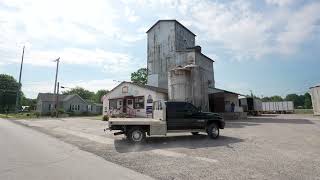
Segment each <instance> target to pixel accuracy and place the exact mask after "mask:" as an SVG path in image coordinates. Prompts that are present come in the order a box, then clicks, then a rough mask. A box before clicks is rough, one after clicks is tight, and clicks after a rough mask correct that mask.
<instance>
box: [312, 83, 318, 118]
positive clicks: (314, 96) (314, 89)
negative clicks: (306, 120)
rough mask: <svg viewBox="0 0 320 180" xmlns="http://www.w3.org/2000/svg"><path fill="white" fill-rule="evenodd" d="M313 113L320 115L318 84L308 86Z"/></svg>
mask: <svg viewBox="0 0 320 180" xmlns="http://www.w3.org/2000/svg"><path fill="white" fill-rule="evenodd" d="M310 95H311V99H312V107H313V113H314V115H320V85H318V86H314V87H311V88H310Z"/></svg>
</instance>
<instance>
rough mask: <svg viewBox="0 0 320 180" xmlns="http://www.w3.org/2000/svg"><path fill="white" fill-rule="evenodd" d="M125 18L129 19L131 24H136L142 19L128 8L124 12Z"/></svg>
mask: <svg viewBox="0 0 320 180" xmlns="http://www.w3.org/2000/svg"><path fill="white" fill-rule="evenodd" d="M124 13H125V16H126V17H127V18H128V20H129V22H136V21H137V20H139V19H140V17H139V16H137V15H135V11H134V10H132V9H130V8H129V7H128V6H126V7H125V10H124Z"/></svg>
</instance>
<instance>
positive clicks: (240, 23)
mask: <svg viewBox="0 0 320 180" xmlns="http://www.w3.org/2000/svg"><path fill="white" fill-rule="evenodd" d="M319 10H320V1H302V0H265V1H263V0H259V1H258V0H255V1H245V0H234V1H231V0H230V1H212V0H202V1H197V0H185V1H182V0H161V1H154V0H137V1H134V0H126V1H125V0H122V1H119V0H108V1H107V0H90V1H77V0H68V1H64V0H56V1H50V0H24V1H19V0H1V1H0V32H1V33H0V73H7V74H11V75H13V76H14V77H16V78H17V77H18V70H19V61H20V57H21V51H22V46H23V45H26V53H25V64H24V69H23V78H22V83H23V91H24V92H25V94H26V95H27V96H28V97H32V98H34V97H36V95H37V93H38V92H52V91H53V83H54V74H55V63H54V62H52V60H54V59H56V58H57V57H61V66H60V74H59V81H60V83H61V84H62V85H64V86H67V87H75V86H81V87H84V88H86V89H89V90H92V91H96V90H98V89H111V88H112V87H114V86H115V85H116V84H117V82H115V81H113V80H117V81H122V80H130V73H131V72H133V71H135V70H137V69H138V68H140V67H145V66H146V58H147V54H146V52H147V51H146V43H147V41H146V37H147V36H146V33H145V31H146V30H147V29H148V28H149V27H151V26H152V25H153V24H154V23H155V22H156V21H157V20H159V19H177V20H178V21H180V22H181V23H182V24H184V25H185V26H186V27H188V28H189V29H190V30H191V31H193V32H194V33H195V34H197V37H196V44H198V45H201V46H202V51H203V53H204V54H206V55H208V56H209V57H211V58H213V59H214V60H215V63H214V70H215V81H216V87H218V88H225V89H227V90H230V91H236V92H240V93H242V94H249V93H250V90H252V91H253V92H254V94H256V95H258V96H270V95H275V94H278V95H282V96H284V95H286V94H288V93H304V92H306V91H307V90H308V88H309V87H310V86H313V85H315V84H318V83H320V71H319V67H320V59H319V57H320V52H319V49H320V33H319V32H320V13H319Z"/></svg>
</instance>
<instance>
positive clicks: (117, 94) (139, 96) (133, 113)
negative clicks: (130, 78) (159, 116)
mask: <svg viewBox="0 0 320 180" xmlns="http://www.w3.org/2000/svg"><path fill="white" fill-rule="evenodd" d="M167 94H168V90H167V89H163V88H158V87H154V86H148V85H140V84H135V83H132V82H122V83H120V84H119V85H118V86H116V87H115V88H113V89H112V90H111V91H110V92H108V93H107V94H106V95H104V96H103V114H104V115H106V114H108V115H113V114H122V113H124V114H127V115H128V116H130V117H151V114H152V103H153V101H155V100H160V99H161V100H167V99H168V98H167V97H168V95H167Z"/></svg>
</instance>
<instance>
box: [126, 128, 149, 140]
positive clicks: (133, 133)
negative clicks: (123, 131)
mask: <svg viewBox="0 0 320 180" xmlns="http://www.w3.org/2000/svg"><path fill="white" fill-rule="evenodd" d="M127 139H128V140H129V141H130V142H132V143H141V142H143V141H144V140H145V139H146V132H145V131H144V130H143V129H142V128H140V127H133V128H131V129H130V130H129V131H128V133H127Z"/></svg>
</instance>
